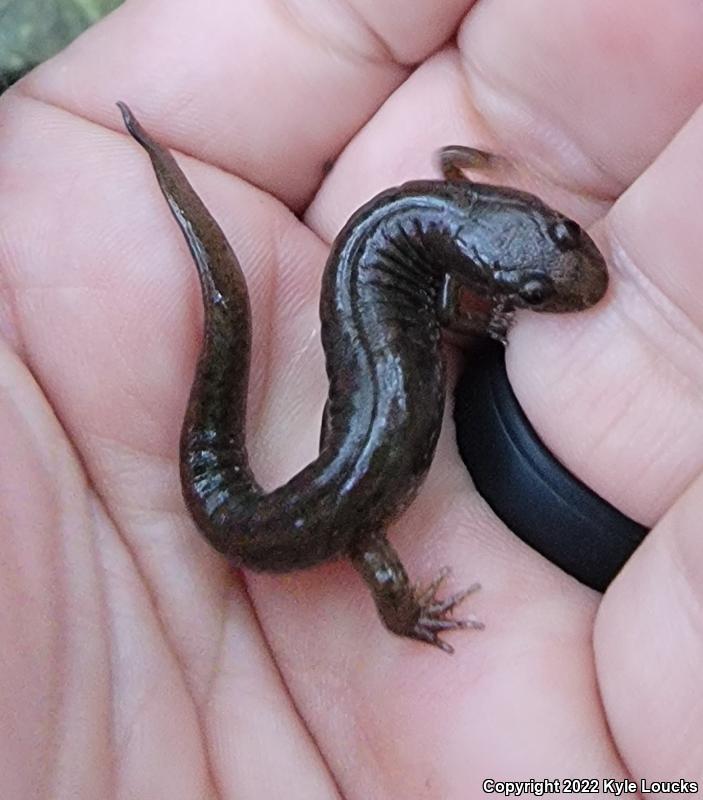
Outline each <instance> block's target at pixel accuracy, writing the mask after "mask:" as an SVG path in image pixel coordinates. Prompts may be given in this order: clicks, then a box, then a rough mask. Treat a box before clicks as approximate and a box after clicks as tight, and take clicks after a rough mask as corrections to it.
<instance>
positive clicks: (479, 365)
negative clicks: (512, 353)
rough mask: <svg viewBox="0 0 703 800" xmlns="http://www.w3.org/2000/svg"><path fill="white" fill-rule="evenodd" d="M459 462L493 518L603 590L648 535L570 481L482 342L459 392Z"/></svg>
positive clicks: (498, 359) (500, 353)
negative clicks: (481, 347) (467, 471)
mask: <svg viewBox="0 0 703 800" xmlns="http://www.w3.org/2000/svg"><path fill="white" fill-rule="evenodd" d="M454 419H455V422H456V432H457V443H458V445H459V452H460V453H461V457H462V459H463V461H464V464H466V467H467V469H468V470H469V472H470V474H471V477H472V478H473V481H474V483H475V484H476V488H477V489H478V491H479V492H480V494H481V495H482V496H483V497H484V499H485V500H486V501H487V503H488V504H489V505H490V507H491V508H492V509H493V511H494V512H495V513H496V514H497V515H498V517H499V518H500V519H501V520H502V521H503V522H504V523H505V524H506V525H507V526H508V527H509V528H510V529H511V530H512V531H513V532H514V533H515V534H516V535H517V536H519V537H520V538H521V539H522V540H523V541H524V542H526V543H527V544H529V545H530V546H531V547H533V548H534V549H535V550H537V552H539V553H541V554H542V555H543V556H544V557H545V558H548V559H549V560H550V561H551V562H552V563H553V564H556V565H557V566H559V567H561V568H562V569H563V570H564V571H565V572H568V573H569V574H570V575H573V576H574V577H575V578H577V579H578V580H579V581H581V582H582V583H584V584H586V585H587V586H590V587H591V588H593V589H597V590H598V591H605V589H606V587H607V586H608V584H609V583H610V582H611V581H612V579H613V578H614V577H615V575H616V574H617V573H618V572H619V570H620V568H621V567H622V566H623V564H624V563H625V562H626V561H627V559H628V558H629V557H630V556H631V555H632V553H633V552H634V550H635V549H636V548H637V546H638V545H639V544H640V542H641V541H642V539H644V537H645V536H646V535H647V533H648V529H647V528H645V527H644V526H642V525H640V524H639V523H637V522H635V521H634V520H632V519H630V518H629V517H626V516H625V515H624V514H622V513H621V512H620V511H618V510H617V509H616V508H614V507H613V506H611V505H610V503H608V502H606V501H605V500H603V498H602V497H599V496H598V495H597V494H596V493H595V492H593V491H592V490H591V489H589V488H588V487H587V486H586V485H585V484H584V483H582V482H581V481H580V480H578V478H576V477H574V476H573V475H572V474H571V473H570V472H569V471H568V470H567V469H566V468H565V467H564V466H563V465H562V464H560V463H559V462H558V461H557V460H556V458H555V457H554V456H553V455H552V454H551V453H550V452H549V450H547V448H546V447H545V446H544V444H543V443H542V442H541V441H540V439H539V437H538V436H537V434H536V432H535V430H534V428H533V427H532V425H530V422H529V420H528V419H527V417H526V416H525V413H524V411H523V410H522V408H521V407H520V404H519V403H518V401H517V398H516V397H515V394H514V393H513V390H512V387H511V386H510V382H509V381H508V376H507V372H506V370H505V352H504V348H503V347H502V346H501V345H499V344H497V343H493V342H490V343H487V344H486V345H485V347H484V348H483V349H481V350H480V351H479V352H478V353H476V354H475V357H474V355H473V354H472V357H471V362H470V364H469V366H468V368H467V369H466V371H465V373H464V375H463V376H462V378H461V380H460V381H459V384H458V385H457V389H456V396H455V405H454Z"/></svg>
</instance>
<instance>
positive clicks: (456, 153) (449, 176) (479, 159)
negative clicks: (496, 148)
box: [437, 144, 505, 182]
mask: <svg viewBox="0 0 703 800" xmlns="http://www.w3.org/2000/svg"><path fill="white" fill-rule="evenodd" d="M437 160H438V162H439V168H440V170H441V172H442V175H443V176H444V180H445V181H469V179H468V178H467V177H466V175H465V174H464V170H467V169H478V170H492V169H495V168H496V167H497V166H498V165H499V164H501V163H502V164H505V159H504V158H503V157H502V156H499V155H496V154H495V153H489V152H487V151H486V150H479V149H477V148H476V147H465V146H464V145H460V144H451V145H448V146H447V147H442V148H441V149H440V150H439V151H438V153H437ZM469 182H470V181H469Z"/></svg>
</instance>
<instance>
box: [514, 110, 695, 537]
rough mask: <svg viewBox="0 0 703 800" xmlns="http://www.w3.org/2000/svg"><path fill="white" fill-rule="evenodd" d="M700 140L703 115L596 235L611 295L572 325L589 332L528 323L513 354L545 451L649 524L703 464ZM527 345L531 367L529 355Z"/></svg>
mask: <svg viewBox="0 0 703 800" xmlns="http://www.w3.org/2000/svg"><path fill="white" fill-rule="evenodd" d="M701 136H703V113H701V112H699V113H697V114H696V115H694V116H693V117H692V118H691V120H690V121H689V122H688V124H687V125H686V126H685V127H684V129H683V130H682V131H681V133H680V134H679V135H678V136H677V137H676V138H675V139H674V141H673V142H672V143H671V145H670V146H669V147H667V149H666V150H665V151H664V153H662V155H661V156H660V157H659V158H658V159H657V160H656V161H655V163H654V164H653V165H652V166H651V167H650V168H649V169H648V170H647V171H646V172H645V173H644V175H643V176H642V177H641V178H640V179H639V180H637V181H636V182H635V184H633V186H632V187H631V188H630V189H629V190H628V191H627V192H626V193H625V194H624V195H623V197H622V198H621V199H620V200H619V201H618V203H617V204H616V205H615V207H614V208H613V210H612V213H611V214H610V215H609V217H608V219H607V221H606V225H605V227H604V229H603V231H602V233H603V235H602V237H601V238H602V241H604V242H605V244H606V247H607V248H608V251H609V257H610V263H611V266H612V270H611V291H610V292H609V295H608V297H606V299H605V302H604V303H603V304H602V307H601V309H600V310H594V312H593V315H592V316H593V318H594V322H593V324H592V325H588V323H587V321H586V320H582V319H581V318H579V319H578V320H574V322H573V324H574V326H576V325H580V323H581V322H582V321H583V324H584V326H586V325H588V331H587V332H586V328H585V327H584V328H580V329H579V328H564V327H563V326H559V321H557V320H552V319H549V320H547V319H544V320H542V319H540V320H534V319H527V318H526V319H525V321H524V326H523V334H524V336H525V339H524V340H523V341H520V340H517V342H516V344H517V347H516V348H515V351H514V352H513V353H511V355H512V356H513V360H512V361H511V368H512V375H514V376H516V383H517V384H518V392H519V395H520V399H521V401H522V402H523V405H524V406H525V407H526V409H527V412H528V414H529V416H530V418H531V419H532V421H533V422H534V423H535V424H536V425H537V427H538V429H539V430H540V431H541V433H542V435H543V438H545V439H546V441H547V444H548V445H549V447H550V448H551V449H552V450H553V451H554V452H555V453H556V454H557V456H558V457H559V458H560V459H561V460H562V461H564V462H565V463H567V464H568V465H569V466H570V467H571V468H572V469H574V470H575V471H576V472H577V474H579V475H580V476H581V477H583V478H584V480H586V482H587V483H588V484H589V485H590V486H591V487H592V488H593V489H595V490H596V491H597V492H598V493H599V494H601V495H603V496H604V497H606V498H608V499H609V500H610V501H611V502H613V503H615V504H616V505H617V506H618V507H619V508H621V509H622V510H623V511H625V513H627V514H629V515H630V516H633V517H635V518H636V519H639V520H640V521H642V522H644V523H646V524H650V525H651V524H653V523H654V522H656V520H657V519H658V518H659V517H660V516H661V515H662V514H663V512H664V511H665V510H666V509H667V508H668V507H669V506H671V504H672V503H673V502H674V500H675V499H676V498H677V497H678V496H679V495H680V494H681V492H682V491H683V490H684V489H685V488H686V486H688V485H689V484H690V483H691V481H692V480H694V478H695V477H696V475H697V474H698V473H699V472H700V471H701V469H702V468H703V358H702V356H701V353H702V352H703V307H702V306H701V303H700V297H701V295H702V293H703V282H702V278H701V270H700V258H701V257H700V253H701V252H703V231H701V227H700V225H699V224H698V220H697V210H696V209H697V208H698V206H699V202H700V197H701V192H703V168H702V167H701V163H700V159H699V158H698V151H699V150H700V141H701ZM587 316H591V315H587ZM558 326H559V327H558ZM557 328H558V330H557ZM528 345H529V346H530V347H533V348H536V349H538V350H539V352H540V353H541V356H540V359H539V361H538V362H536V364H534V363H533V364H529V363H528V362H526V361H525V359H524V358H522V355H523V347H525V348H527V347H528ZM536 367H538V369H539V372H537V371H536ZM555 408H558V409H559V414H558V415H557V416H558V421H559V424H558V425H556V424H554V423H555V421H556V420H555V414H554V409H555Z"/></svg>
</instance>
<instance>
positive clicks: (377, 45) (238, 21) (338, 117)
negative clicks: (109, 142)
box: [22, 0, 470, 207]
mask: <svg viewBox="0 0 703 800" xmlns="http://www.w3.org/2000/svg"><path fill="white" fill-rule="evenodd" d="M469 5H470V0H451V2H445V3H442V4H441V7H438V6H437V4H436V3H434V2H432V0H421V1H420V2H415V3H413V4H411V5H410V6H407V5H406V4H403V6H402V7H403V12H402V13H400V14H399V13H397V8H396V6H397V3H395V2H390V0H386V2H382V3H369V2H359V3H358V4H357V5H356V6H354V5H353V4H345V3H341V4H340V3H329V4H323V3H319V2H314V3H250V2H246V0H239V2H231V0H209V2H207V3H206V4H199V5H194V4H193V3H190V2H183V0H181V1H180V2H174V0H142V1H141V2H137V1H136V0H134V1H133V2H130V3H127V4H125V6H124V7H122V8H120V9H119V10H118V11H116V12H115V13H114V14H112V15H111V16H110V17H108V18H107V19H106V20H104V21H103V22H102V23H100V24H99V25H98V26H96V28H94V29H93V30H91V31H89V32H88V33H86V34H85V35H84V36H83V37H81V38H80V39H79V40H78V41H77V42H76V43H75V44H74V45H72V46H71V47H70V48H69V49H68V50H66V51H65V52H63V53H62V54H60V55H59V56H58V57H57V58H55V59H54V60H52V61H51V62H50V63H48V64H47V65H45V66H44V67H42V68H40V69H39V70H37V71H36V72H35V73H34V75H33V76H32V77H31V78H29V79H28V80H27V81H26V82H24V83H23V84H22V87H23V91H25V92H29V93H31V94H32V96H34V97H38V98H40V99H42V100H44V101H45V102H48V103H51V104H55V105H59V106H61V107H63V108H66V109H69V110H71V111H72V112H73V113H76V114H79V115H81V116H86V117H89V118H90V119H94V120H100V121H101V122H102V123H103V124H105V125H109V126H111V127H117V126H118V124H119V119H118V117H117V115H116V114H115V110H114V103H115V101H117V100H124V101H127V102H128V103H129V104H130V105H131V106H132V108H133V109H134V111H135V112H136V113H137V114H138V115H139V117H140V119H141V120H142V122H143V123H144V125H145V126H146V127H147V128H148V129H149V130H150V131H151V132H152V134H153V135H154V136H155V137H156V138H157V139H158V140H159V141H161V142H162V143H164V144H165V145H168V146H170V147H173V148H175V149H178V150H180V151H182V152H186V153H190V154H191V155H194V156H196V157H197V158H199V159H201V160H203V161H207V162H209V163H211V164H216V165H218V166H220V167H222V168H223V169H226V170H227V171H229V172H234V173H236V174H238V175H240V176H241V177H243V178H246V179H247V180H249V181H251V182H252V183H255V184H256V185H258V186H261V187H263V188H265V189H267V190H268V191H271V192H273V193H274V194H276V195H277V196H279V197H280V198H282V199H283V200H284V201H285V202H286V203H288V204H290V205H291V206H294V207H297V206H300V204H301V203H303V202H304V200H305V198H307V197H309V195H310V193H311V192H312V191H313V189H314V188H315V187H316V186H317V184H318V182H319V180H320V177H321V175H322V172H323V168H324V165H325V163H326V162H328V161H329V160H330V159H333V158H334V157H335V155H336V154H337V152H338V151H339V150H340V149H341V147H342V146H343V145H344V144H345V142H346V141H347V140H348V139H349V137H350V136H351V135H352V134H353V132H354V131H356V130H357V129H358V128H359V127H360V126H361V125H362V124H363V123H364V122H365V121H366V119H367V118H368V117H369V116H370V115H371V114H372V113H373V112H374V111H375V109H376V108H377V107H378V106H379V105H380V104H381V103H382V102H383V100H384V99H385V97H386V96H387V95H388V93H389V92H390V91H391V90H392V89H393V88H394V87H395V86H397V85H398V83H400V82H401V81H402V80H403V79H404V77H405V76H406V75H407V73H408V71H409V66H410V64H412V63H414V62H415V61H418V60H420V59H422V58H423V57H424V56H425V55H426V54H427V53H429V52H431V51H432V50H433V49H435V48H436V47H438V46H439V45H440V44H441V43H442V42H443V41H444V39H445V38H446V37H448V36H449V35H450V34H451V32H452V31H453V30H454V28H455V27H456V25H457V24H458V22H459V20H460V19H461V17H462V15H463V14H464V12H465V10H466V8H467V7H468V6H469ZM85 73H89V74H90V76H91V79H90V80H89V81H82V82H81V83H80V85H79V86H80V88H79V89H77V86H76V83H75V80H74V78H75V75H80V74H85Z"/></svg>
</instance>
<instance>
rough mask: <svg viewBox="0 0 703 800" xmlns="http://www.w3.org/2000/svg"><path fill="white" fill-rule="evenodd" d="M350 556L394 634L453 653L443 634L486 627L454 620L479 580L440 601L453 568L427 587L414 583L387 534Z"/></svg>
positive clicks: (363, 543) (373, 538)
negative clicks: (443, 584) (444, 585)
mask: <svg viewBox="0 0 703 800" xmlns="http://www.w3.org/2000/svg"><path fill="white" fill-rule="evenodd" d="M350 556H351V560H352V563H353V564H354V566H355V567H356V569H357V570H358V572H359V573H360V574H361V577H362V578H363V579H364V581H365V582H366V585H367V586H368V587H369V589H371V593H372V594H373V598H374V602H375V603H376V608H377V609H378V613H379V615H380V617H381V620H382V621H383V624H384V625H385V626H386V628H388V630H389V631H391V632H392V633H395V634H398V636H408V637H409V638H411V639H418V640H420V641H422V642H427V643H428V644H432V645H435V647H439V648H440V649H442V650H444V652H445V653H453V652H454V648H453V647H452V646H451V645H450V644H448V643H447V642H445V641H443V640H442V639H440V636H439V635H440V633H442V632H443V631H451V630H457V629H459V628H474V629H478V630H480V629H482V628H483V624H482V623H481V622H478V621H476V620H474V619H470V618H469V619H454V618H453V617H452V616H451V614H452V612H453V610H454V608H455V607H456V606H458V605H459V604H460V603H461V602H462V601H463V600H464V599H465V598H466V597H468V596H469V595H470V594H472V593H473V592H475V591H476V590H477V589H478V588H479V585H478V584H477V583H476V584H474V585H473V586H470V587H469V588H468V589H465V590H464V591H463V592H457V593H456V594H453V595H450V596H449V597H448V598H447V599H446V600H439V599H438V598H437V590H438V589H439V587H440V585H441V584H442V581H443V580H444V579H445V578H446V577H447V575H448V574H449V569H448V568H446V567H445V568H444V569H443V570H441V571H440V573H439V575H438V576H437V578H436V579H435V580H434V581H433V582H432V583H431V584H430V585H429V586H427V587H425V588H420V587H418V586H413V585H412V584H411V583H410V581H409V579H408V575H407V573H406V571H405V568H404V567H403V565H402V563H401V561H400V558H399V557H398V554H397V553H396V551H395V549H394V548H393V546H392V545H391V544H390V542H389V541H388V539H386V537H385V536H384V535H383V534H378V535H375V536H372V537H369V538H368V539H366V540H365V541H364V542H362V543H360V544H359V545H358V546H357V547H356V548H355V549H354V550H353V551H352V552H351V553H350Z"/></svg>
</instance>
